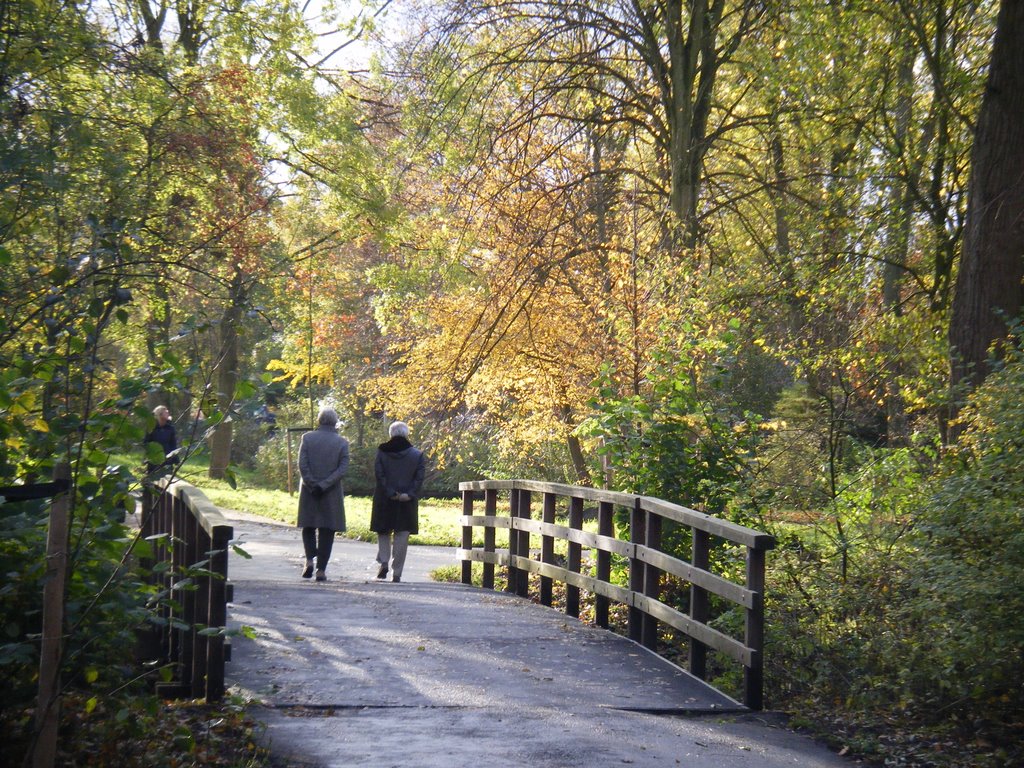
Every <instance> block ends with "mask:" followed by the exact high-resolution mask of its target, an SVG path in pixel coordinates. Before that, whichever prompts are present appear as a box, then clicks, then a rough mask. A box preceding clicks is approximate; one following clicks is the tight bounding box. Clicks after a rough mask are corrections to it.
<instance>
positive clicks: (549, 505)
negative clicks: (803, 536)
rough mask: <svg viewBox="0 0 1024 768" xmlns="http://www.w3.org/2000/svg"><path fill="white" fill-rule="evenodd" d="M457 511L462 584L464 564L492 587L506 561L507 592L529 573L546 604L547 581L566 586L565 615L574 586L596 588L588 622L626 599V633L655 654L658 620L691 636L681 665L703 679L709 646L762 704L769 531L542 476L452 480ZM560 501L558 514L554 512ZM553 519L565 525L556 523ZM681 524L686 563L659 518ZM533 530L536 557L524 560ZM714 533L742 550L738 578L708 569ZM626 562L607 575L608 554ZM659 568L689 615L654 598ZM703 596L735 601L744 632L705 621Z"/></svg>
mask: <svg viewBox="0 0 1024 768" xmlns="http://www.w3.org/2000/svg"><path fill="white" fill-rule="evenodd" d="M459 488H460V490H461V491H462V506H463V516H462V518H461V519H460V524H461V525H462V547H461V548H460V549H459V550H458V558H459V559H461V560H462V582H463V583H464V584H471V583H472V565H473V563H474V562H480V563H483V586H484V587H485V588H487V589H494V567H495V566H496V565H501V566H505V567H507V575H508V580H507V587H506V588H507V589H508V590H509V591H511V592H515V593H516V594H517V595H520V596H521V597H526V596H527V589H528V577H529V574H531V573H533V574H537V575H539V577H540V601H541V603H543V604H544V605H549V606H550V605H551V604H552V594H553V590H552V585H553V582H554V581H559V582H563V583H565V584H566V606H565V610H566V613H567V614H569V615H570V616H575V617H578V616H579V612H580V591H581V590H586V591H588V592H591V593H593V594H594V595H595V621H596V623H597V625H598V626H601V627H605V628H607V627H608V623H609V605H610V602H611V601H615V602H618V603H621V604H622V605H625V606H628V609H629V611H628V616H629V618H628V622H629V637H630V638H631V639H633V640H635V641H636V642H638V643H641V644H642V645H644V646H645V647H647V648H649V649H651V650H653V651H655V652H657V631H658V622H663V623H665V624H667V625H669V626H671V627H673V628H675V629H676V630H679V631H681V632H683V633H684V634H686V635H687V636H688V637H689V638H690V649H689V650H690V654H689V657H690V659H689V669H690V672H691V673H692V674H694V675H695V676H697V677H699V678H701V679H706V676H707V652H708V649H712V650H715V651H719V652H721V653H723V654H725V655H726V656H728V657H730V658H731V659H733V660H735V661H736V662H738V663H739V664H742V665H743V669H744V679H743V683H744V704H745V705H746V706H747V707H749V708H750V709H755V710H757V709H761V708H762V707H763V695H764V691H763V689H764V673H763V670H764V663H763V650H764V574H765V554H766V552H767V550H769V549H771V548H773V547H774V546H775V540H774V538H773V537H771V536H769V535H768V534H766V533H761V532H758V531H755V530H752V529H750V528H744V527H743V526H740V525H735V524H733V523H730V522H728V521H725V520H721V519H718V518H715V517H711V516H709V515H705V514H701V513H700V512H696V511H694V510H692V509H687V508H686V507H682V506H679V505H678V504H671V503H669V502H666V501H661V500H660V499H654V498H650V497H647V496H636V495H633V494H626V493H616V492H613V491H603V490H599V489H594V488H583V487H578V486H570V485H561V484H557V483H542V482H537V481H533V480H484V481H477V482H470V483H461V484H460V485H459ZM480 493H483V501H484V510H483V511H484V514H483V515H477V514H474V507H473V505H474V499H475V498H476V497H478V496H479V494H480ZM506 493H507V501H508V514H507V515H499V514H498V499H499V494H506ZM535 493H536V494H540V497H541V502H542V503H541V513H540V519H539V520H538V519H535V518H534V516H533V494H535ZM560 500H561V503H562V506H563V509H564V512H563V513H562V514H561V515H559V512H558V508H559V504H560ZM588 502H589V503H590V504H596V505H597V533H596V534H595V533H590V532H588V531H584V530H583V521H584V509H585V505H586V504H587V503H588ZM616 507H619V508H623V509H625V510H628V512H629V516H630V525H629V531H630V540H629V541H624V540H621V539H617V538H615V525H614V514H615V509H616ZM558 517H565V518H567V523H568V524H567V525H561V524H556V519H557V518H558ZM666 520H670V521H674V522H676V523H679V524H681V525H684V526H688V527H689V528H690V530H691V531H692V534H693V551H692V556H691V559H690V561H685V560H680V559H677V558H675V557H672V556H670V555H667V554H665V553H664V552H663V551H662V550H661V538H662V529H663V522H664V521H666ZM477 527H480V528H483V539H484V545H483V548H482V549H479V548H474V546H473V529H474V528H477ZM499 528H501V529H507V530H508V532H509V546H508V549H501V550H499V549H497V548H496V547H495V533H496V531H497V530H498V529H499ZM533 537H539V539H540V548H539V559H534V558H533V557H531V551H533V549H532V545H533V543H534V539H533ZM712 537H717V538H720V539H724V540H725V541H728V542H731V543H732V544H734V545H739V546H742V547H745V549H746V583H745V584H737V583H735V582H733V581H730V580H728V579H726V578H723V577H722V576H720V575H718V574H715V573H713V572H712V571H711V570H710V563H709V561H710V553H711V545H712ZM555 541H564V542H566V543H567V545H566V549H567V556H566V558H565V564H564V566H563V565H561V564H559V560H557V559H556V557H555ZM584 548H588V549H589V550H590V551H591V553H592V554H593V556H594V557H593V560H594V567H593V568H588V569H587V570H588V571H591V572H592V573H593V575H588V574H586V573H584V572H583V570H584V569H583V549H584ZM613 555H617V556H620V557H622V558H625V559H626V561H627V562H628V569H629V570H628V573H629V586H628V588H627V587H621V586H618V585H616V584H613V583H612V582H611V570H612V568H611V567H612V556H613ZM662 574H671V575H673V576H676V577H678V578H679V579H681V580H682V581H684V582H687V583H688V584H689V589H690V609H689V614H688V615H687V614H684V613H681V612H680V611H678V610H676V609H675V608H673V607H672V606H671V605H668V604H666V603H664V602H662V601H661V600H660V597H661V588H662V578H661V577H662ZM711 595H717V596H718V597H720V598H723V599H724V600H726V601H728V602H729V603H733V604H735V605H738V606H742V608H743V609H744V611H745V614H746V621H745V626H744V636H743V639H742V640H738V639H736V638H734V637H732V636H730V635H728V634H725V633H723V632H721V631H719V630H717V629H715V628H713V627H711V626H709V620H710V618H711V617H710V613H711V611H710V609H711V600H710V596H711Z"/></svg>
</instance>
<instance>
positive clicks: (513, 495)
mask: <svg viewBox="0 0 1024 768" xmlns="http://www.w3.org/2000/svg"><path fill="white" fill-rule="evenodd" d="M508 507H509V510H508V516H509V518H510V519H511V523H512V525H513V526H514V525H515V524H516V519H517V518H518V517H519V491H518V490H517V489H515V488H513V489H512V490H510V491H509V492H508ZM518 555H519V535H518V532H517V531H516V529H515V528H514V527H510V528H509V529H508V567H506V569H505V591H506V592H512V593H515V591H516V587H517V586H518V584H519V568H517V567H516V557H517V556H518Z"/></svg>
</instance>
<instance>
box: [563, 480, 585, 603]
mask: <svg viewBox="0 0 1024 768" xmlns="http://www.w3.org/2000/svg"><path fill="white" fill-rule="evenodd" d="M569 527H570V528H571V529H572V530H574V531H580V530H583V499H581V498H579V497H577V496H572V497H571V498H570V499H569ZM582 566H583V545H581V544H578V543H577V542H575V541H570V542H569V544H568V552H567V557H566V569H567V570H568V571H569V572H570V573H576V574H578V573H579V572H580V570H581V568H582ZM565 612H566V614H568V615H569V616H572V617H574V618H577V619H578V618H579V617H580V588H579V587H577V586H575V585H573V584H567V585H566V587H565Z"/></svg>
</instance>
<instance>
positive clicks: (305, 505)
mask: <svg viewBox="0 0 1024 768" xmlns="http://www.w3.org/2000/svg"><path fill="white" fill-rule="evenodd" d="M347 469H348V440H346V439H345V438H344V437H342V436H341V435H339V434H338V432H337V430H336V429H335V428H334V427H325V426H321V427H318V428H317V429H314V430H313V431H312V432H307V433H306V434H304V435H303V436H302V443H301V444H300V445H299V473H300V474H301V476H302V482H301V483H300V485H299V520H298V526H299V527H300V528H330V529H331V530H332V531H344V530H345V492H344V489H343V488H342V485H341V477H342V475H344V474H345V470H347ZM314 488H319V489H320V490H322V491H323V494H322V495H320V496H319V497H316V496H314V495H313V489H314Z"/></svg>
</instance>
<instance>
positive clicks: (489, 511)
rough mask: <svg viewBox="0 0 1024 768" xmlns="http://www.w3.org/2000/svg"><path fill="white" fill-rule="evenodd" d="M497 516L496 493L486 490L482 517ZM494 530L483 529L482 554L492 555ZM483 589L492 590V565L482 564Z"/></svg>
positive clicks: (488, 527) (489, 489) (491, 527)
mask: <svg viewBox="0 0 1024 768" xmlns="http://www.w3.org/2000/svg"><path fill="white" fill-rule="evenodd" d="M497 514H498V491H497V489H494V488H488V489H487V490H486V491H484V516H485V517H496V516H497ZM495 533H496V532H495V530H494V527H493V526H487V527H486V528H484V552H487V553H489V554H492V555H493V554H494V552H495V550H496V543H495ZM483 587H484V589H494V563H492V562H485V563H484V580H483Z"/></svg>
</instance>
